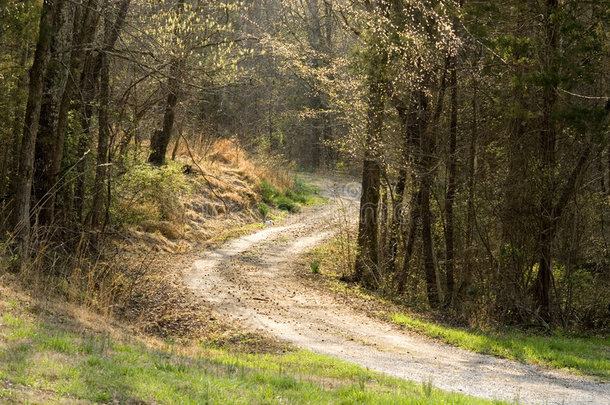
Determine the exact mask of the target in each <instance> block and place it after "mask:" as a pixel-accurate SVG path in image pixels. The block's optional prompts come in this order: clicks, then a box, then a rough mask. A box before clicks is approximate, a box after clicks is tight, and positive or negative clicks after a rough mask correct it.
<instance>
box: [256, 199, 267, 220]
mask: <svg viewBox="0 0 610 405" xmlns="http://www.w3.org/2000/svg"><path fill="white" fill-rule="evenodd" d="M258 212H260V214H261V216H262V217H263V220H265V219H267V215H269V206H268V205H267V204H265V203H264V202H262V203H259V204H258Z"/></svg>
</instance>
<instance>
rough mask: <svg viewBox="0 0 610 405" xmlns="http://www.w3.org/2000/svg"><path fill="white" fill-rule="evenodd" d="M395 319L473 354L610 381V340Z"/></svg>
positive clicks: (400, 315) (407, 318)
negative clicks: (487, 329) (463, 327)
mask: <svg viewBox="0 0 610 405" xmlns="http://www.w3.org/2000/svg"><path fill="white" fill-rule="evenodd" d="M391 320H392V321H393V322H395V323H397V324H399V325H403V326H404V327H406V328H408V329H410V330H413V331H416V332H420V333H423V334H425V335H427V336H430V337H433V338H437V339H440V340H441V341H443V342H445V343H449V344H452V345H455V346H460V347H463V348H465V349H467V350H470V351H473V352H477V353H485V354H492V355H495V356H499V357H504V358H508V359H514V360H518V361H521V362H524V363H537V364H544V365H546V366H549V367H552V368H558V369H569V370H571V371H574V372H577V373H582V374H586V375H592V376H597V377H601V378H602V379H604V380H609V379H610V337H605V338H596V337H586V338H584V337H570V336H564V335H561V334H560V333H558V332H557V333H555V334H553V335H551V336H540V335H530V334H524V333H521V332H515V331H507V332H502V333H500V332H492V331H489V332H486V331H474V330H466V329H461V328H452V327H446V326H441V325H438V324H435V323H432V322H429V321H424V320H420V319H415V318H413V317H410V316H407V315H405V314H401V313H395V314H393V315H392V316H391Z"/></svg>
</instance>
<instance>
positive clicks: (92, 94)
mask: <svg viewBox="0 0 610 405" xmlns="http://www.w3.org/2000/svg"><path fill="white" fill-rule="evenodd" d="M100 69H101V57H100V55H99V54H97V55H95V56H93V55H92V54H90V55H89V56H88V58H87V59H86V61H85V66H84V68H83V73H82V75H81V81H80V82H81V89H82V90H81V93H82V97H83V99H82V100H81V110H82V111H81V126H82V129H83V133H82V135H81V137H80V138H79V140H78V147H77V151H78V152H77V153H78V158H79V161H78V163H77V164H76V173H77V176H76V185H75V186H74V208H75V210H76V217H77V219H78V221H79V223H81V224H84V222H86V221H84V220H83V212H84V209H85V194H86V188H87V184H86V180H87V179H86V170H87V164H88V161H89V159H88V155H87V151H89V150H90V148H91V144H92V135H91V125H92V120H93V115H94V112H95V107H94V103H95V98H96V90H97V88H98V84H99V76H100Z"/></svg>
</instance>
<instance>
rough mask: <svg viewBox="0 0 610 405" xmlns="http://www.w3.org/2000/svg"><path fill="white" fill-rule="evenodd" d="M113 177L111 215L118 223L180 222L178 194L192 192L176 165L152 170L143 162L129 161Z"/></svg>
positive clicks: (181, 214)
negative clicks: (113, 189) (121, 170)
mask: <svg viewBox="0 0 610 405" xmlns="http://www.w3.org/2000/svg"><path fill="white" fill-rule="evenodd" d="M126 166H128V167H127V169H128V170H126V171H125V172H124V174H121V175H117V176H116V178H115V180H114V183H115V192H114V199H113V201H112V206H111V210H112V211H111V212H112V214H113V218H114V219H115V220H116V222H117V223H119V224H134V225H141V224H142V223H144V222H145V221H169V222H177V223H180V222H181V221H182V220H183V212H184V207H183V206H182V204H181V199H180V196H181V195H187V194H189V193H190V192H192V190H193V184H192V183H191V182H189V179H188V178H187V176H185V175H184V174H183V173H182V167H181V165H180V164H179V163H176V162H168V165H167V166H163V167H160V168H158V167H153V166H151V165H149V164H147V163H145V162H129V163H127V164H126Z"/></svg>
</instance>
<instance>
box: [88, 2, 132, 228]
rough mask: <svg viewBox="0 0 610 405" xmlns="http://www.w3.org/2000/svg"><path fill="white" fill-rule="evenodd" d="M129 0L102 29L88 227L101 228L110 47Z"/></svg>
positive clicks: (117, 33) (118, 29) (107, 146)
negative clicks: (93, 177)
mask: <svg viewBox="0 0 610 405" xmlns="http://www.w3.org/2000/svg"><path fill="white" fill-rule="evenodd" d="M130 2H131V0H123V1H122V3H121V5H120V7H119V11H118V14H117V16H116V20H115V21H114V23H112V24H111V23H108V21H107V24H106V26H105V32H104V49H103V51H102V53H101V54H100V58H101V59H100V108H99V111H98V120H99V123H98V124H99V131H98V142H97V162H96V163H97V164H96V167H95V181H94V186H93V190H94V191H93V200H92V203H91V227H92V228H100V227H101V226H102V225H103V223H102V217H103V215H104V202H105V200H106V196H107V195H106V192H105V187H104V182H105V180H106V173H107V165H108V148H109V141H110V120H109V113H110V111H109V110H110V55H109V53H110V51H111V50H112V49H113V48H114V44H115V43H116V41H117V39H118V37H119V32H120V31H121V29H122V27H123V23H124V22H125V18H126V16H127V11H128V9H129V4H130Z"/></svg>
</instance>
